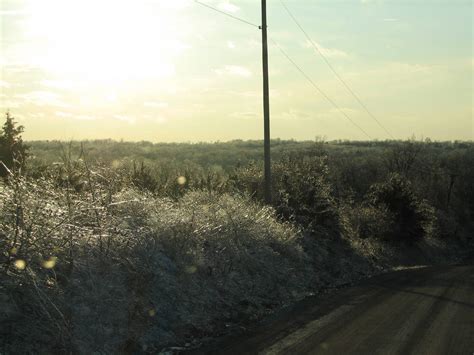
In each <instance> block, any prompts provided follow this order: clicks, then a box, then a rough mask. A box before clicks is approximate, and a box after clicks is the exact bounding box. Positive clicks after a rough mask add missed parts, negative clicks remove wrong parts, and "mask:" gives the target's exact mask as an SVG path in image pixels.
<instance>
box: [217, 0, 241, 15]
mask: <svg viewBox="0 0 474 355" xmlns="http://www.w3.org/2000/svg"><path fill="white" fill-rule="evenodd" d="M217 8H218V9H219V10H221V11H225V12H230V13H236V12H238V11H239V10H240V7H238V6H237V5H234V4H231V3H230V2H227V1H226V2H221V3H220V4H218V5H217Z"/></svg>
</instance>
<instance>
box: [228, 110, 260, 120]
mask: <svg viewBox="0 0 474 355" xmlns="http://www.w3.org/2000/svg"><path fill="white" fill-rule="evenodd" d="M229 116H230V117H232V118H237V119H241V120H253V119H256V118H259V117H260V115H259V114H258V113H257V112H254V111H244V112H234V113H231V114H230V115H229Z"/></svg>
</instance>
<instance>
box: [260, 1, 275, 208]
mask: <svg viewBox="0 0 474 355" xmlns="http://www.w3.org/2000/svg"><path fill="white" fill-rule="evenodd" d="M260 28H261V30H262V60H263V149H264V160H265V202H266V203H271V202H272V174H271V165H270V95H269V89H268V87H269V85H268V43H267V1H266V0H262V26H261V27H260Z"/></svg>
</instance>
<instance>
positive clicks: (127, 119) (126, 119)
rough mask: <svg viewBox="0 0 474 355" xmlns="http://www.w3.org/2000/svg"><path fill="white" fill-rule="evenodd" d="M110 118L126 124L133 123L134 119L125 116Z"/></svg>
mask: <svg viewBox="0 0 474 355" xmlns="http://www.w3.org/2000/svg"><path fill="white" fill-rule="evenodd" d="M112 117H113V118H114V119H116V120H119V121H123V122H127V123H135V121H136V120H135V118H133V117H130V116H126V115H112Z"/></svg>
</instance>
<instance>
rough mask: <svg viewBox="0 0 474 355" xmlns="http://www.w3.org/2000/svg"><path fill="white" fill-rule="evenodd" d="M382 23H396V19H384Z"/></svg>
mask: <svg viewBox="0 0 474 355" xmlns="http://www.w3.org/2000/svg"><path fill="white" fill-rule="evenodd" d="M383 21H385V22H396V21H398V19H397V18H384V19H383Z"/></svg>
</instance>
